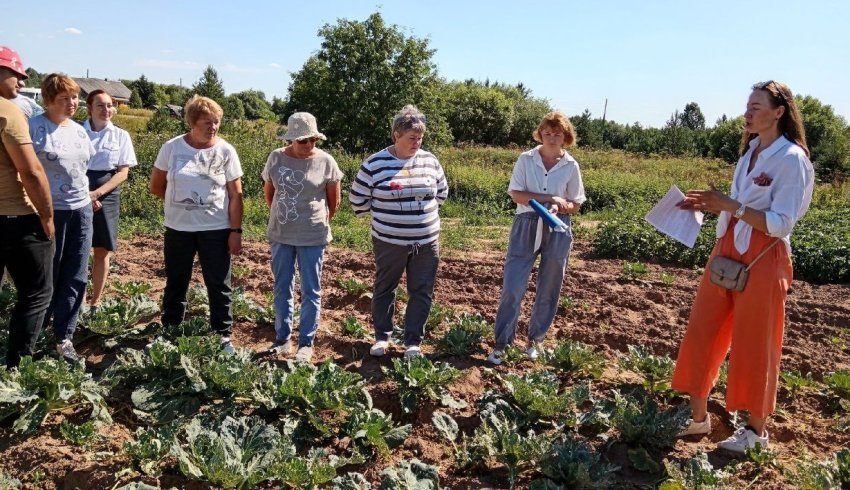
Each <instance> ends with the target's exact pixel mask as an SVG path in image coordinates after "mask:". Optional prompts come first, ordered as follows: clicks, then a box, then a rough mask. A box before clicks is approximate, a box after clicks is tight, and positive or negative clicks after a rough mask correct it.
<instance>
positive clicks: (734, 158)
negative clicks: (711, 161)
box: [708, 114, 744, 163]
mask: <svg viewBox="0 0 850 490" xmlns="http://www.w3.org/2000/svg"><path fill="white" fill-rule="evenodd" d="M717 121H718V122H717V125H716V126H714V128H712V129H711V131H709V133H708V149H709V150H708V154H709V156H712V157H715V158H720V159H722V160H725V161H727V162H729V163H737V162H738V158H740V154H739V153H738V150H739V148H740V145H741V131H742V129H741V128H742V127H743V125H744V117H743V116H739V117H736V118H734V119H726V115H725V114H724V115H723V117H722V118H721V119H718V120H717Z"/></svg>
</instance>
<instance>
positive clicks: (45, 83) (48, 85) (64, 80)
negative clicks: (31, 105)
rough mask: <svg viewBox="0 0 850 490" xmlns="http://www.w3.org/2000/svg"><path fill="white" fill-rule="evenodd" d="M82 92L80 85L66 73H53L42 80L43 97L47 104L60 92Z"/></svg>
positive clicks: (75, 93)
mask: <svg viewBox="0 0 850 490" xmlns="http://www.w3.org/2000/svg"><path fill="white" fill-rule="evenodd" d="M64 93H70V94H74V95H79V94H80V86H79V85H77V82H75V81H74V79H73V78H71V77H69V76H68V75H66V74H64V73H51V74H50V75H47V77H46V78H45V79H44V80H42V81H41V97H42V98H43V99H44V103H45V104H52V103H53V101H54V100H56V97H58V96H59V94H64Z"/></svg>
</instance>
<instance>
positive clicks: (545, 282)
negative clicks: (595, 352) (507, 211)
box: [487, 112, 586, 365]
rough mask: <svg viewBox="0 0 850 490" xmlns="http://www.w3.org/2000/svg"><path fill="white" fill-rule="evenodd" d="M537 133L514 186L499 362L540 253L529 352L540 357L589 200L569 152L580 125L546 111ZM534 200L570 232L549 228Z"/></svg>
mask: <svg viewBox="0 0 850 490" xmlns="http://www.w3.org/2000/svg"><path fill="white" fill-rule="evenodd" d="M533 136H534V139H535V141H538V142H540V143H541V145H539V146H537V147H536V148H534V149H532V150H529V151H527V152H525V153H523V154H522V155H520V156H519V159H517V162H516V165H514V170H513V174H512V175H511V182H510V184H509V185H508V193H509V194H510V195H511V199H513V201H514V202H515V203H516V205H517V208H516V216H515V217H514V223H513V226H512V227H511V236H510V240H509V242H508V253H507V257H506V258H505V272H504V280H503V282H502V296H501V298H500V299H499V309H498V311H497V312H496V325H495V329H496V349H495V350H494V351H493V353H492V354H490V356H489V357H488V358H487V360H488V361H489V362H490V363H492V364H496V365H498V364H501V363H502V354H503V353H504V349H505V348H506V347H508V346H509V345H511V344H513V342H514V340H515V339H516V330H517V321H518V320H519V313H520V306H521V304H522V298H523V296H525V291H526V289H527V288H528V277H529V275H530V274H531V268H532V267H533V266H534V262H535V260H536V258H537V256H538V255H540V267H539V268H538V272H537V292H536V294H535V297H534V307H533V309H532V310H531V318H530V319H529V322H528V340H529V343H530V345H529V346H528V350H527V351H526V352H527V353H528V356H529V357H530V358H531V359H536V358H537V356H538V347H537V345H536V344H537V343H539V342H542V341H543V338H544V337H545V336H546V332H547V331H548V330H549V327H550V326H551V325H552V320H554V318H555V313H556V311H557V309H558V297H559V296H560V294H561V284H562V283H563V282H564V271H565V270H566V268H567V261H568V260H569V257H570V249H571V247H572V240H573V235H572V229H571V228H570V227H569V225H570V216H571V215H573V214H576V213H578V211H579V208H580V207H581V204H582V203H583V202H584V201H585V199H586V198H585V196H584V185H583V184H582V180H581V171H580V170H579V166H578V162H576V160H575V159H574V158H573V157H572V156H571V155H570V154H569V153H567V150H566V148H568V147H570V146H572V145H573V144H574V143H575V141H576V133H575V129H574V128H573V125H572V123H570V120H569V119H567V116H565V115H564V114H563V113H561V112H550V113H549V114H546V116H544V117H543V120H542V121H540V124H539V125H538V126H537V129H535V130H534V133H533ZM531 199H534V200H535V201H537V202H539V203H541V204H543V205H544V206H546V207H547V208H548V209H549V211H550V212H551V213H554V214H557V215H558V217H559V218H560V219H561V221H563V222H564V223H565V224H566V225H567V226H568V228H567V230H566V232H564V233H561V232H554V231H552V230H551V229H550V228H549V227H548V226H546V223H544V222H543V220H542V219H541V218H540V217H539V216H538V215H537V213H536V212H535V211H534V210H533V209H532V208H531V207H530V205H529V204H528V201H529V200H531Z"/></svg>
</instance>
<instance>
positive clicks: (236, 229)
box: [230, 228, 242, 235]
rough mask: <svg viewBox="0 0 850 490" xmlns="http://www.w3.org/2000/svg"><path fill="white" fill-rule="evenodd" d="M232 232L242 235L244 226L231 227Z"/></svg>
mask: <svg viewBox="0 0 850 490" xmlns="http://www.w3.org/2000/svg"><path fill="white" fill-rule="evenodd" d="M230 232H231V233H239V234H240V235H241V234H242V228H231V229H230Z"/></svg>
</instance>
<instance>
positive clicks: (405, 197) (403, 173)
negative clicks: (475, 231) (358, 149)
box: [348, 148, 449, 245]
mask: <svg viewBox="0 0 850 490" xmlns="http://www.w3.org/2000/svg"><path fill="white" fill-rule="evenodd" d="M448 194H449V187H448V184H447V183H446V176H445V173H443V167H442V166H441V165H440V162H439V161H438V160H437V158H436V157H435V156H434V155H433V154H431V153H429V152H427V151H424V150H421V149H420V150H417V152H416V154H415V155H413V156H412V157H411V158H409V159H406V160H401V159H399V158H396V157H395V156H393V155H392V154H391V153H390V152H389V149H386V148H385V149H383V150H381V151H379V152H378V153H375V154H374V155H372V156H370V157H369V158H367V159H366V161H364V162H363V164H362V165H361V166H360V170H359V171H358V172H357V177H356V178H355V179H354V182H353V183H352V184H351V192H350V193H349V194H348V200H349V201H350V202H351V206H352V207H353V208H354V212H355V214H357V215H358V216H362V215H365V214H366V213H369V212H371V213H372V236H373V237H375V238H377V239H378V240H382V241H385V242H388V243H393V244H396V245H413V244H420V245H422V244H426V243H430V242H433V241H434V240H436V239H437V238H438V237H439V236H440V215H439V207H440V205H441V204H442V203H443V202H444V201H445V200H446V197H447V196H448Z"/></svg>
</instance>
